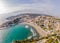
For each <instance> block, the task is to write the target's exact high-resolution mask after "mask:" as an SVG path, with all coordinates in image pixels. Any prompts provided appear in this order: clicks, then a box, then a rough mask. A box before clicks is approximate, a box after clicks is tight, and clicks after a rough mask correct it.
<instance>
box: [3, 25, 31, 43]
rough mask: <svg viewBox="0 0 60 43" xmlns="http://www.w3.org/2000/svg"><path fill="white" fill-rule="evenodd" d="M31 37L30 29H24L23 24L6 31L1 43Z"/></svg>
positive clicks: (9, 42)
mask: <svg viewBox="0 0 60 43" xmlns="http://www.w3.org/2000/svg"><path fill="white" fill-rule="evenodd" d="M30 35H31V31H30V28H25V25H24V24H18V25H16V26H12V27H10V28H8V29H7V31H6V32H5V34H4V37H3V40H2V43H11V42H12V41H15V40H24V39H26V38H27V37H29V36H30Z"/></svg>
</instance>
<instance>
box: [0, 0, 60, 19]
mask: <svg viewBox="0 0 60 43" xmlns="http://www.w3.org/2000/svg"><path fill="white" fill-rule="evenodd" d="M59 4H60V0H0V19H2V18H4V17H5V16H7V15H8V14H7V13H11V12H14V11H21V12H30V13H31V12H32V13H42V14H47V15H52V16H58V17H60V5H59ZM11 15H12V14H11ZM8 16H10V15H8Z"/></svg>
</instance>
